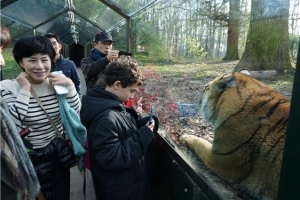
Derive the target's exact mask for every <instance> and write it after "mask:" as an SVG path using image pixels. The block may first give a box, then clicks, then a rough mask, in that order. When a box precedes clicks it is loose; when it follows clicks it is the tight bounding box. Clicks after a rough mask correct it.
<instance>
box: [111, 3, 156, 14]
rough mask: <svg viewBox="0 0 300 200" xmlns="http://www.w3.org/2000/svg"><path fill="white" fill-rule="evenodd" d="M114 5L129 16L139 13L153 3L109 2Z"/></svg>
mask: <svg viewBox="0 0 300 200" xmlns="http://www.w3.org/2000/svg"><path fill="white" fill-rule="evenodd" d="M110 2H112V3H113V4H114V5H116V6H117V7H118V8H120V10H122V11H123V12H125V13H126V14H128V15H130V14H131V13H135V12H137V11H140V10H141V9H142V8H143V7H145V6H146V5H148V4H150V3H152V2H154V1H153V0H132V1H128V0H111V1H110Z"/></svg>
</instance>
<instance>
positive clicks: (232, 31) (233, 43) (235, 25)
mask: <svg viewBox="0 0 300 200" xmlns="http://www.w3.org/2000/svg"><path fill="white" fill-rule="evenodd" d="M239 13H240V0H230V1H229V21H228V33H227V49H226V54H225V57H224V58H223V60H239V59H240V57H239V51H238V50H239V32H240V30H239V29H240V25H239V21H240V20H239Z"/></svg>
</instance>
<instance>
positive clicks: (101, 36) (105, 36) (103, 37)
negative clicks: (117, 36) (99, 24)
mask: <svg viewBox="0 0 300 200" xmlns="http://www.w3.org/2000/svg"><path fill="white" fill-rule="evenodd" d="M95 41H111V42H113V39H112V36H111V35H110V34H109V33H107V32H104V31H98V32H97V33H96V36H95Z"/></svg>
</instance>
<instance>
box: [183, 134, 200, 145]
mask: <svg viewBox="0 0 300 200" xmlns="http://www.w3.org/2000/svg"><path fill="white" fill-rule="evenodd" d="M197 138H198V137H196V136H194V135H183V136H181V138H180V139H181V141H183V142H184V143H186V144H187V145H188V146H192V144H193V143H194V141H196V140H197Z"/></svg>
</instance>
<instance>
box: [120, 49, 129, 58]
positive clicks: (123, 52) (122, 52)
mask: <svg viewBox="0 0 300 200" xmlns="http://www.w3.org/2000/svg"><path fill="white" fill-rule="evenodd" d="M120 56H132V53H129V52H126V51H121V50H119V57H120Z"/></svg>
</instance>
